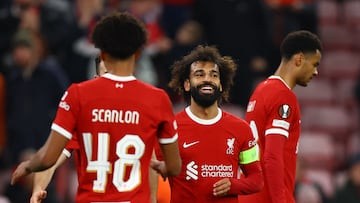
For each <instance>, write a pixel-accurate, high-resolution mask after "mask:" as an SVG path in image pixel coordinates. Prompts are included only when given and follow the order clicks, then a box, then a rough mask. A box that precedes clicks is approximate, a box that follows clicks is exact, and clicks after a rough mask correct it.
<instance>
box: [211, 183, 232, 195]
mask: <svg viewBox="0 0 360 203" xmlns="http://www.w3.org/2000/svg"><path fill="white" fill-rule="evenodd" d="M230 188H231V182H230V179H229V178H224V179H221V180H219V181H218V182H216V183H215V184H214V185H213V194H214V196H216V197H221V196H225V195H227V194H228V192H229V191H230Z"/></svg>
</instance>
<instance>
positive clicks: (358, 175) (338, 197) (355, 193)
mask: <svg viewBox="0 0 360 203" xmlns="http://www.w3.org/2000/svg"><path fill="white" fill-rule="evenodd" d="M347 177H348V179H347V180H346V182H345V184H344V185H341V186H340V187H339V188H338V190H337V191H336V192H335V195H334V201H333V203H345V202H346V203H359V202H360V154H356V155H354V156H353V157H352V158H351V160H350V162H349V168H348V174H347Z"/></svg>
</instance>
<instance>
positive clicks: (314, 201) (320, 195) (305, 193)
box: [294, 158, 329, 203]
mask: <svg viewBox="0 0 360 203" xmlns="http://www.w3.org/2000/svg"><path fill="white" fill-rule="evenodd" d="M305 164H306V163H305V162H304V161H303V160H302V159H301V158H298V159H297V164H296V177H295V178H296V183H295V194H294V195H295V200H296V202H297V203H329V200H328V198H327V197H326V195H325V193H324V191H323V189H322V187H321V186H320V185H319V184H317V183H316V182H313V181H312V180H310V179H309V178H308V177H307V176H306V170H307V166H306V165H305Z"/></svg>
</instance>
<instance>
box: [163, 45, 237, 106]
mask: <svg viewBox="0 0 360 203" xmlns="http://www.w3.org/2000/svg"><path fill="white" fill-rule="evenodd" d="M195 61H203V62H213V63H215V64H216V65H218V67H219V71H220V83H221V86H222V90H223V91H222V92H221V98H220V101H219V102H221V100H224V101H228V99H229V91H230V88H231V86H232V85H233V79H234V76H235V72H236V69H237V65H236V64H235V62H234V60H233V59H232V58H231V57H230V56H221V55H220V53H219V51H218V49H217V48H215V47H213V46H205V45H199V46H197V47H196V48H195V49H194V50H192V51H191V52H190V54H188V55H186V56H184V57H183V58H182V59H181V60H179V61H176V62H175V63H174V64H173V65H172V66H171V69H172V71H171V75H172V78H171V81H170V82H169V87H171V88H172V89H173V90H175V91H176V92H179V93H181V94H183V96H184V99H185V100H186V101H187V102H190V97H191V96H190V92H185V89H184V82H185V80H186V79H189V77H190V68H191V64H192V63H193V62H195Z"/></svg>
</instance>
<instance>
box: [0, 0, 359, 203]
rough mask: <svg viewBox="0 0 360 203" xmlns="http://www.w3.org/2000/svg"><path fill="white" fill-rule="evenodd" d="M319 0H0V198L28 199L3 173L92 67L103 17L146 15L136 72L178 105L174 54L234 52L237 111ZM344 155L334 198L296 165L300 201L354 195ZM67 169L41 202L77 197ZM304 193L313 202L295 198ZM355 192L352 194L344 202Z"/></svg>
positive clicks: (36, 143) (36, 142)
mask: <svg viewBox="0 0 360 203" xmlns="http://www.w3.org/2000/svg"><path fill="white" fill-rule="evenodd" d="M338 1H339V3H341V2H342V1H340V0H338ZM344 1H345V0H344ZM316 5H317V1H316V0H221V1H219V0H1V1H0V27H1V32H0V59H1V60H0V97H2V98H1V99H0V162H1V163H0V170H1V173H0V203H2V202H13V203H23V202H27V201H28V200H29V197H30V194H31V187H32V183H31V181H32V179H31V177H29V178H28V179H25V180H24V181H23V182H21V183H19V184H18V185H15V186H9V184H8V181H9V177H10V175H9V174H10V173H11V170H12V169H13V167H14V166H15V165H16V164H17V163H19V161H20V160H23V159H26V158H28V157H29V156H31V155H32V153H33V152H34V149H38V148H39V147H40V146H41V145H42V144H43V143H44V142H45V140H46V138H47V136H48V133H49V129H50V125H51V122H52V119H53V118H54V116H55V113H56V109H57V106H58V101H59V100H60V98H61V96H62V94H63V92H64V90H65V89H66V88H67V87H68V86H69V84H71V83H73V82H80V81H84V80H88V79H91V78H92V77H93V76H94V75H95V63H94V59H95V58H96V57H97V55H98V50H97V49H96V48H94V46H93V44H92V43H91V41H90V37H89V36H90V35H91V31H92V28H93V26H94V24H95V23H96V21H97V20H98V19H99V18H100V17H101V16H102V15H104V14H106V13H109V12H112V11H114V10H121V11H128V12H130V13H132V14H133V15H135V16H137V17H138V18H139V19H141V20H142V21H143V22H144V23H145V25H146V27H147V29H148V31H149V39H148V43H147V45H146V47H144V50H143V52H142V54H141V56H140V58H139V60H138V64H137V71H136V73H135V75H136V77H137V78H139V79H140V80H143V81H145V82H148V83H150V84H153V85H155V86H158V87H161V88H163V89H165V90H166V91H167V92H168V94H169V96H170V98H171V100H172V102H173V104H174V108H175V106H176V105H178V104H179V105H182V102H183V101H182V100H181V97H180V96H179V95H176V94H175V93H173V92H172V91H171V90H170V89H169V88H168V87H167V83H168V82H169V78H170V66H171V64H172V63H173V62H174V61H176V60H178V59H180V58H181V57H182V56H184V55H186V54H188V52H189V51H190V50H192V49H193V48H194V47H195V46H196V45H198V44H209V45H216V47H217V48H218V49H219V50H220V52H221V53H222V54H223V55H229V56H232V57H233V58H234V59H235V61H236V62H237V64H238V66H239V68H238V72H237V75H236V77H235V84H234V87H233V89H232V92H231V95H230V103H229V104H225V105H229V106H230V105H231V106H232V107H234V111H237V110H238V109H240V110H239V111H240V112H241V110H242V109H244V108H245V106H246V105H247V102H248V99H249V96H250V93H251V92H252V90H253V87H254V86H255V85H256V84H257V82H258V81H260V80H262V79H263V78H264V77H267V76H269V75H270V74H272V73H273V71H274V70H275V69H276V68H277V67H276V66H277V64H278V63H279V61H280V56H279V50H278V49H279V46H280V44H279V43H280V41H281V40H282V38H283V37H284V36H285V35H286V34H287V33H288V32H290V31H293V30H299V29H307V30H310V31H312V32H314V33H318V24H319V23H318V18H317V16H318V15H317V7H316ZM240 114H241V113H240ZM348 163H349V165H348V166H347V167H345V168H346V170H348V171H349V175H348V177H349V178H350V179H349V182H345V181H344V184H343V185H342V187H343V188H340V189H339V192H338V194H337V193H335V192H334V194H332V196H331V197H329V195H327V194H325V193H324V191H323V188H321V186H318V185H317V184H312V182H311V181H309V180H308V178H307V177H305V175H304V174H302V173H301V171H302V170H301V169H299V171H300V172H299V184H298V186H299V187H298V190H297V191H298V194H297V197H298V202H307V203H312V202H314V203H326V202H330V201H331V200H332V199H334V201H335V202H360V200H359V198H360V177H359V176H360V171H359V170H360V158H359V157H353V158H351V159H349V162H348ZM299 165H300V166H301V167H304V165H302V164H299ZM305 167H306V166H305ZM72 169H73V166H72V164H71V163H69V164H67V165H64V166H63V167H62V168H61V169H60V170H59V172H57V176H59V177H62V178H55V180H54V181H53V182H52V184H51V185H50V187H49V192H48V198H47V199H46V202H51V203H56V202H59V203H60V202H72V201H73V199H72V198H73V197H74V193H73V187H74V186H73V185H74V184H73V182H75V181H76V179H74V178H72V179H71V180H70V177H71V175H70V174H73V173H74V170H72ZM64 178H65V180H64ZM75 185H76V184H75ZM69 188H70V189H69ZM352 193H354V194H355V195H354V196H352V195H351V194H352ZM1 196H3V197H1ZM304 196H305V197H313V201H312V200H309V199H306V200H301V198H303V197H304ZM351 197H354V198H357V199H355V201H352V200H348V201H341V200H344V199H346V198H351ZM338 199H340V201H337V200H338Z"/></svg>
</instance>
